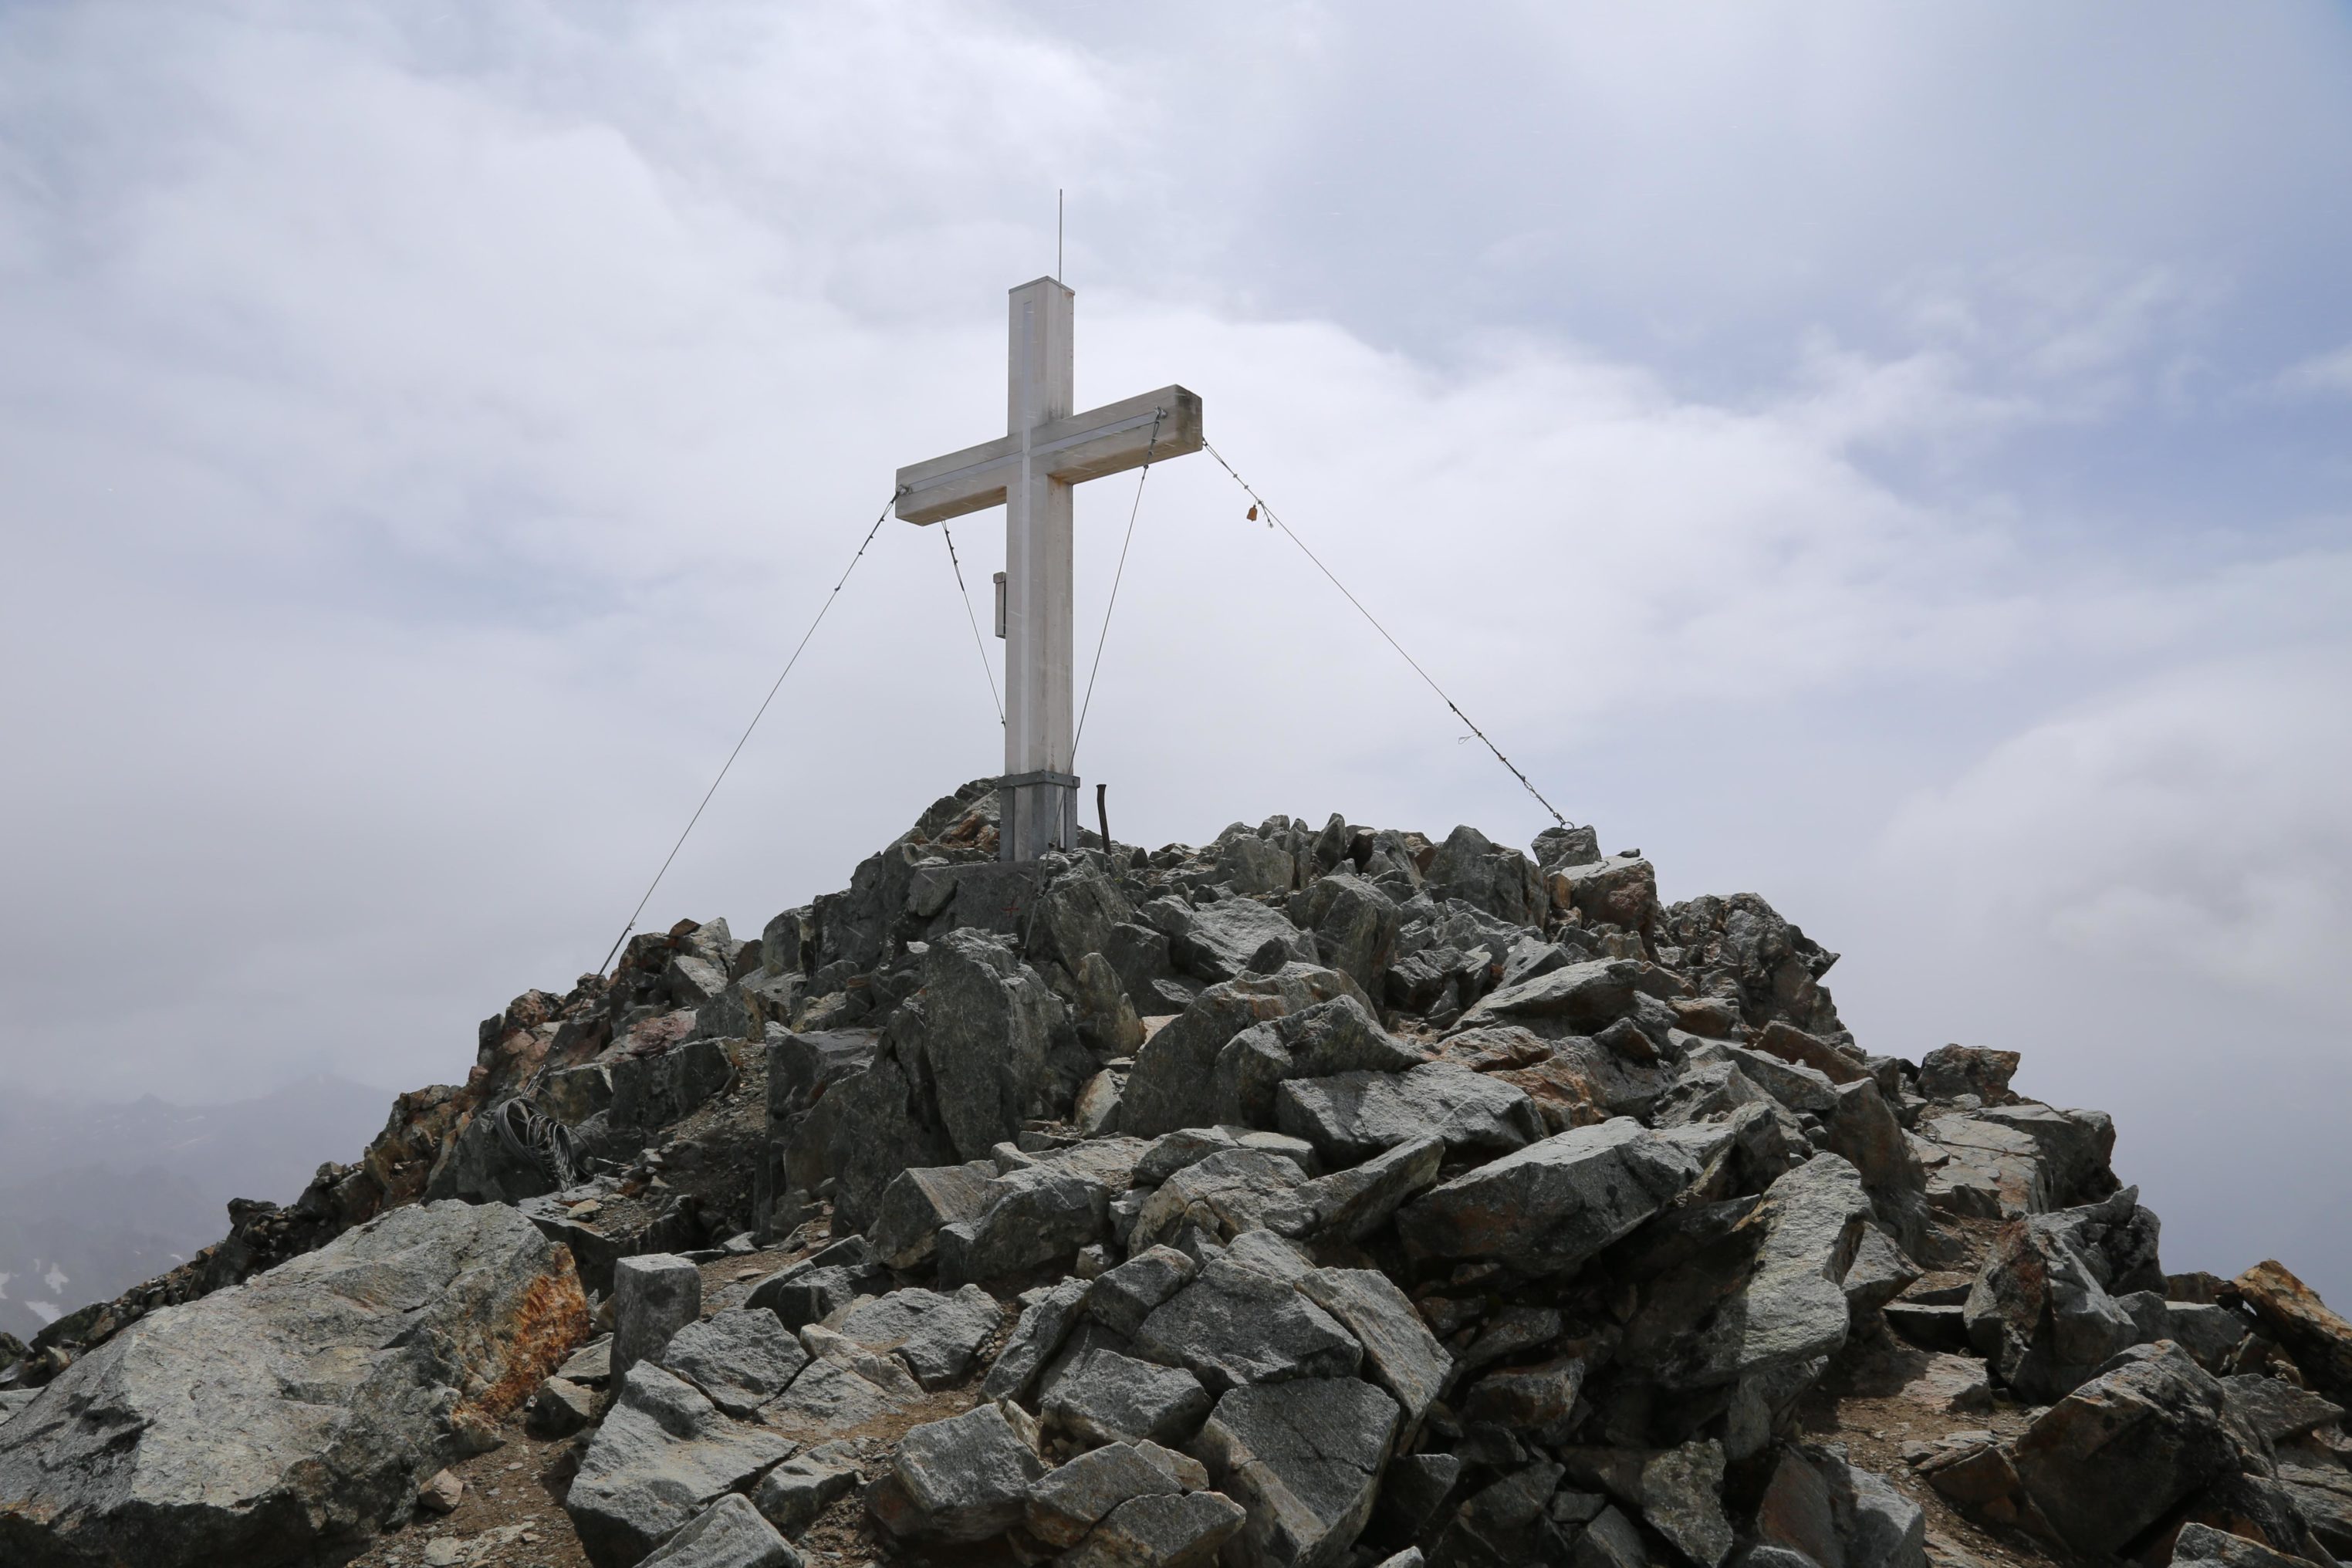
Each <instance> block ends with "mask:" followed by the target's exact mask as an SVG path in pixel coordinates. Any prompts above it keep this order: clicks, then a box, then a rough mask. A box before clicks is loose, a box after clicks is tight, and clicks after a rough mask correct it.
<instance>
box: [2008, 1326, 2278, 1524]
mask: <svg viewBox="0 0 2352 1568" xmlns="http://www.w3.org/2000/svg"><path fill="white" fill-rule="evenodd" d="M2225 1409H2226V1402H2225V1399H2224V1396H2223V1394H2222V1390H2221V1384H2220V1383H2219V1382H2218V1381H2216V1380H2215V1379H2214V1377H2213V1376H2212V1374H2211V1373H2208V1372H2206V1371H2205V1369H2204V1368H2202V1367H2200V1366H2199V1365H2198V1364H2197V1363H2195V1362H2193V1361H2191V1360H2189V1357H2188V1355H2187V1354H2186V1353H2185V1352H2182V1351H2181V1350H2180V1349H2179V1346H2177V1345H2171V1344H2161V1345H2141V1346H2137V1347H2135V1348H2133V1349H2130V1350H2126V1351H2125V1352H2122V1353H2121V1354H2120V1355H2119V1356H2117V1357H2116V1361H2115V1362H2114V1363H2112V1364H2111V1365H2110V1366H2109V1368H2108V1369H2107V1370H2106V1371H2105V1372H2103V1373H2100V1374H2099V1375H2098V1376H2096V1377H2095V1378H2092V1379H2091V1380H2090V1381H2089V1382H2087V1383H2084V1384H2082V1385H2081V1386H2079V1387H2078V1388H2076V1389H2075V1390H2074V1392H2073V1393H2071V1394H2067V1395H2066V1396H2065V1397H2064V1398H2063V1399H2061V1400H2059V1401H2058V1403H2057V1404H2055V1405H2052V1406H2051V1407H2050V1408H2049V1409H2047V1410H2045V1411H2043V1412H2042V1414H2041V1415H2039V1416H2038V1417H2036V1418H2035V1420H2034V1422H2033V1425H2032V1426H2029V1427H2028V1428H2027V1429H2026V1431H2025V1434H2024V1436H2021V1437H2020V1438H2019V1439H2018V1440H2017V1443H2016V1447H2015V1450H2014V1452H2013V1455H2012V1457H2011V1463H2012V1464H2013V1465H2014V1466H2015V1468H2016V1472H2017V1479H2018V1480H2019V1481H2020V1482H2021V1483H2022V1485H2023V1487H2024V1489H2025V1491H2026V1493H2027V1495H2028V1496H2030V1497H2031V1498H2032V1500H2033V1502H2034V1503H2035V1504H2036V1505H2037V1506H2038V1507H2039V1508H2040V1509H2041V1510H2042V1516H2043V1517H2044V1518H2045V1519H2047V1520H2048V1521H2050V1523H2051V1524H2052V1526H2053V1527H2054V1528H2055V1529H2056V1530H2057V1531H2058V1533H2059V1534H2060V1535H2061V1536H2062V1537H2063V1539H2064V1540H2065V1542H2066V1543H2067V1544H2068V1545H2070V1546H2072V1547H2074V1549H2075V1550H2076V1551H2078V1552H2091V1553H2105V1552H2116V1551H2119V1550H2120V1549H2121V1548H2122V1547H2123V1546H2124V1545H2125V1543H2126V1542H2129V1541H2131V1540H2132V1539H2134V1538H2135V1537H2137V1535H2138V1534H2139V1533H2140V1531H2144V1530H2146V1529H2147V1527H2148V1526H2149V1525H2151V1524H2154V1523H2155V1522H2156V1521H2158V1520H2159V1519H2161V1518H2163V1517H2164V1516H2165V1515H2166V1514H2167V1513H2168V1512H2169V1511H2171V1510H2172V1509H2173V1507H2174V1506H2175V1505H2176V1504H2178V1503H2179V1501H2180V1500H2182V1499H2184V1498H2186V1497H2188V1496H2189V1494H2190V1493H2192V1492H2194V1491H2196V1490H2197V1489H2199V1488H2200V1487H2202V1486H2204V1485H2205V1484H2206V1483H2208V1482H2210V1481H2211V1480H2214V1479H2217V1478H2218V1477H2221V1476H2222V1475H2225V1474H2229V1473H2233V1472H2234V1471H2236V1470H2237V1469H2238V1468H2239V1466H2240V1464H2241V1459H2240V1456H2239V1453H2238V1450H2237V1448H2236V1447H2235V1446H2234V1445H2233V1443H2232V1442H2231V1437H2230V1435H2229V1432H2228V1429H2227V1427H2226V1426H2225V1424H2224V1421H2223V1415H2224V1412H2225Z"/></svg>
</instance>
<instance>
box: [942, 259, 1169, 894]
mask: <svg viewBox="0 0 2352 1568" xmlns="http://www.w3.org/2000/svg"><path fill="white" fill-rule="evenodd" d="M1074 300H1076V294H1074V293H1073V292H1072V291H1071V290H1070V289H1067V288H1066V287H1064V286H1063V284H1062V283H1061V282H1060V281H1059V280H1058V279H1052V278H1040V279H1036V280H1035V281H1034V282H1031V283H1024V284H1023V285H1021V287H1019V288H1018V289H1013V291H1012V353H1011V369H1010V373H1009V375H1008V387H1007V397H1006V402H1007V418H1006V422H1005V423H1006V431H1007V433H1006V434H1005V435H1004V436H1003V437H999V438H998V439H996V440H993V441H990V442H986V443H984V444H983V445H981V446H978V447H965V448H964V449H963V450H962V451H961V452H950V453H949V454H947V455H946V456H945V457H941V458H932V459H931V460H930V461H929V462H927V463H916V464H914V465H912V466H911V467H908V468H900V469H899V470H898V501H897V510H898V516H899V517H900V518H901V519H902V520H903V521H908V522H912V523H932V522H943V521H946V520H948V519H949V518H952V517H961V516H962V515H963V514H964V513H966V512H968V511H980V510H983V509H985V508H988V507H992V506H1002V507H1003V508H1004V509H1005V513H1004V566H1005V605H1004V639H1005V640H1004V776H1003V778H1002V779H1001V780H999V781H998V788H999V791H1000V799H1001V802H1002V805H1003V815H1002V817H1001V820H1000V823H999V828H998V831H999V835H1000V837H999V844H1000V853H1001V854H1002V855H1003V858H1005V859H1007V860H1034V859H1035V858H1037V857H1038V856H1040V855H1042V854H1044V853H1045V852H1046V851H1047V850H1049V849H1057V848H1068V847H1072V846H1074V845H1075V844H1076V842H1077V836H1078V810H1077V807H1078V780H1077V776H1076V774H1075V773H1072V772H1071V771H1070V768H1071V758H1072V754H1073V750H1074V745H1075V737H1074V735H1073V733H1072V728H1071V700H1070V699H1071V686H1072V684H1073V683H1072V680H1071V675H1072V671H1073V668H1074V667H1075V665H1076V657H1075V651H1074V647H1075V644H1074V634H1075V630H1076V625H1075V623H1076V616H1074V614H1073V613H1072V606H1071V580H1072V566H1071V549H1072V540H1071V504H1070V503H1071V495H1070V492H1071V489H1072V488H1073V487H1074V486H1076V485H1078V484H1080V483H1082V482H1084V481H1085V480H1087V479H1103V478H1105V477H1107V476H1108V475H1111V474H1117V473H1123V472H1125V471H1126V470H1128V469H1129V468H1140V467H1142V466H1143V465H1144V464H1146V463H1151V462H1159V461H1162V460H1164V459H1166V458H1181V457H1182V456H1183V455H1184V454H1186V453H1188V452H1197V451H1199V450H1200V449H1201V441H1202V437H1201V399H1200V397H1199V395H1197V394H1195V393H1192V392H1189V391H1187V390H1186V389H1185V388H1183V387H1181V386H1163V387H1161V388H1160V390H1158V391H1157V392H1147V393H1145V394H1143V395H1141V396H1140V397H1130V398H1127V399H1125V400H1124V401H1122V402H1118V403H1110V404H1106V405H1103V406H1102V407H1100V408H1093V409H1088V410H1087V412H1085V413H1083V414H1073V413H1072V412H1071V411H1070V405H1071V404H1072V403H1073V402H1075V401H1076V396H1075V394H1074V390H1073V383H1074V380H1075V369H1076V366H1075V357H1076V356H1075V354H1074V353H1073V348H1072V343H1071V324H1072V309H1071V306H1072V302H1073V301H1074Z"/></svg>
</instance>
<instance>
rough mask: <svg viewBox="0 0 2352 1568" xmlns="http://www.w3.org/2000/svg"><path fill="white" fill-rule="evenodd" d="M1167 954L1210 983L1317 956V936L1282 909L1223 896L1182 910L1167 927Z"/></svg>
mask: <svg viewBox="0 0 2352 1568" xmlns="http://www.w3.org/2000/svg"><path fill="white" fill-rule="evenodd" d="M1168 952H1169V956H1170V957H1171V958H1173V959H1174V960H1175V961H1176V964H1177V966H1178V967H1179V968H1181V969H1182V970H1184V971H1186V972H1187V973H1191V974H1193V975H1196V976H1198V977H1199V978H1200V979H1202V980H1206V981H1209V982H1211V983H1214V982H1217V981H1220V980H1232V979H1234V978H1235V977H1236V976H1238V975H1241V974H1243V973H1246V972H1249V971H1252V970H1257V971H1261V972H1263V971H1266V970H1271V969H1279V968H1281V967H1282V966H1283V965H1284V964H1285V963H1315V962H1316V954H1315V939H1314V938H1313V937H1310V936H1308V935H1307V933H1306V932H1304V931H1300V930H1299V929H1298V928H1297V926H1295V925H1292V924H1291V923H1290V921H1288V920H1287V919H1286V918H1285V917H1284V916H1283V914H1282V913H1281V911H1280V910H1274V909H1269V908H1268V907H1267V906H1265V905H1264V904H1261V903H1258V902H1256V901H1255V900H1250V899H1245V898H1244V899H1221V900H1218V901H1217V902H1215V903H1213V904H1202V905H1199V906H1198V907H1196V908H1193V909H1192V910H1186V911H1185V917H1184V918H1183V919H1182V920H1181V922H1180V923H1178V925H1177V927H1176V929H1175V930H1173V931H1170V932H1169V933H1168Z"/></svg>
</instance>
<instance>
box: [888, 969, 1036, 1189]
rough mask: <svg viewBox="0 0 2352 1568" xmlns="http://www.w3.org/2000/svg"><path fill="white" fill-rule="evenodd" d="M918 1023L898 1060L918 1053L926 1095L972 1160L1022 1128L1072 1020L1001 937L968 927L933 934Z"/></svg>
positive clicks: (962, 1151)
mask: <svg viewBox="0 0 2352 1568" xmlns="http://www.w3.org/2000/svg"><path fill="white" fill-rule="evenodd" d="M921 975H922V989H921V990H920V991H919V992H918V993H917V994H916V995H915V996H914V997H911V998H909V999H908V1004H902V1005H901V1011H900V1013H899V1014H898V1015H895V1016H894V1022H895V1021H896V1019H897V1018H899V1017H904V1016H906V1008H907V1006H908V1005H919V1009H920V1011H919V1020H920V1022H919V1027H918V1026H914V1025H912V1024H909V1025H908V1029H907V1033H906V1034H905V1035H904V1036H900V1035H898V1033H897V1031H896V1030H895V1029H892V1028H886V1030H885V1034H886V1036H887V1037H891V1038H892V1039H893V1040H899V1039H904V1040H907V1041H909V1042H911V1044H912V1049H911V1051H908V1052H906V1053H905V1054H902V1058H901V1059H902V1060H908V1061H909V1062H913V1061H919V1063H920V1064H921V1067H922V1068H923V1074H924V1079H925V1080H926V1081H925V1088H926V1089H928V1090H929V1097H928V1098H929V1104H930V1105H932V1106H933V1107H935V1108H936V1111H937V1115H938V1118H939V1121H940V1125H941V1126H942V1127H944V1128H945V1129H946V1131H947V1135H948V1139H949V1142H950V1143H952V1144H953V1145H954V1147H955V1151H956V1152H957V1154H958V1155H959V1156H960V1157H961V1158H963V1159H966V1160H976V1159H978V1158H980V1157H981V1156H982V1155H984V1154H986V1153H987V1152H988V1151H989V1150H990V1149H992V1148H993V1147H994V1146H995V1145H997V1144H999V1143H1002V1142H1007V1141H1008V1140H1011V1139H1014V1138H1018V1137H1019V1136H1020V1135H1021V1126H1022V1123H1023V1121H1025V1120H1026V1119H1027V1118H1029V1117H1031V1116H1034V1115H1037V1114H1038V1113H1039V1112H1040V1110H1042V1109H1043V1108H1044V1107H1045V1102H1046V1100H1047V1096H1048V1093H1049V1084H1050V1080H1051V1078H1052V1065H1051V1064H1052V1060H1053V1058H1054V1055H1055V1036H1056V1035H1057V1034H1061V1033H1064V1032H1066V1031H1067V1030H1068V1029H1069V1028H1070V1025H1069V1021H1068V1019H1067V1017H1066V1014H1065V1012H1064V1009H1063V1007H1062V1004H1061V1001H1060V999H1059V998H1058V997H1056V996H1055V994H1053V992H1052V991H1051V990H1050V989H1048V988H1047V986H1046V984H1045V982H1044V981H1042V980H1040V979H1039V978H1038V977H1037V973H1036V972H1035V971H1034V970H1033V969H1031V968H1030V967H1029V966H1028V965H1027V964H1024V963H1022V962H1021V961H1020V959H1019V958H1017V957H1016V956H1015V955H1014V954H1013V951H1012V949H1011V948H1010V947H1008V946H1006V945H1005V944H1004V943H1003V942H998V941H995V940H993V939H992V938H990V937H987V936H984V935H982V934H980V933H978V932H974V931H949V932H947V933H945V934H944V935H941V936H940V937H939V938H937V939H935V940H934V941H933V942H931V943H930V946H929V949H928V951H926V952H925V953H924V954H923V959H922V968H921Z"/></svg>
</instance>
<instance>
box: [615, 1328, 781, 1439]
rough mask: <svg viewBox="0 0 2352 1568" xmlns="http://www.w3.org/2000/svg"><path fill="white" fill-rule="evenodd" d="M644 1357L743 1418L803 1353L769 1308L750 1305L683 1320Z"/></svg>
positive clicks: (778, 1388)
mask: <svg viewBox="0 0 2352 1568" xmlns="http://www.w3.org/2000/svg"><path fill="white" fill-rule="evenodd" d="M649 1359H651V1360H652V1361H654V1362H656V1363H658V1364H659V1365H660V1366H661V1368H662V1369H663V1370H664V1371H666V1372H671V1373H677V1375H678V1376H680V1377H682V1378H684V1379H686V1381H687V1382H688V1383H690V1384H694V1386H695V1387H697V1388H698V1389H700V1390H701V1391H702V1394H703V1395H704V1397H706V1398H708V1399H709V1401H710V1403H711V1404H713V1405H717V1406H719V1409H721V1410H723V1411H725V1412H726V1413H727V1414H728V1415H733V1416H737V1417H740V1418H742V1419H745V1420H749V1419H750V1418H751V1416H752V1415H755V1414H756V1413H757V1412H758V1410H759V1408H760V1406H761V1405H765V1404H766V1403H767V1402H768V1401H769V1400H771V1399H773V1398H774V1397H775V1396H776V1395H777V1394H782V1392H783V1391H784V1390H785V1389H786V1388H788V1387H790V1386H791V1384H792V1381H793V1378H795V1377H797V1376H799V1375H800V1370H801V1368H803V1367H804V1366H806V1365H807V1364H808V1360H809V1357H808V1352H806V1351H804V1350H803V1349H802V1348H801V1342H800V1341H799V1340H798V1339H796V1338H794V1337H793V1333H792V1331H790V1330H789V1329H787V1328H785V1327H784V1325H783V1324H782V1322H781V1321H778V1320H777V1318H776V1315H775V1314H774V1313H773V1312H769V1311H762V1310H759V1309H757V1308H751V1309H747V1310H736V1311H731V1312H720V1313H719V1314H718V1315H717V1316H715V1317H711V1318H708V1319H705V1320H703V1321H699V1322H692V1323H688V1324H687V1325H686V1327H684V1328H682V1329H680V1330H678V1331H677V1333H676V1334H674V1335H672V1336H671V1338H670V1341H669V1344H668V1346H667V1349H665V1350H663V1351H662V1352H660V1353H659V1354H658V1355H656V1356H653V1357H651V1358H649Z"/></svg>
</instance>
